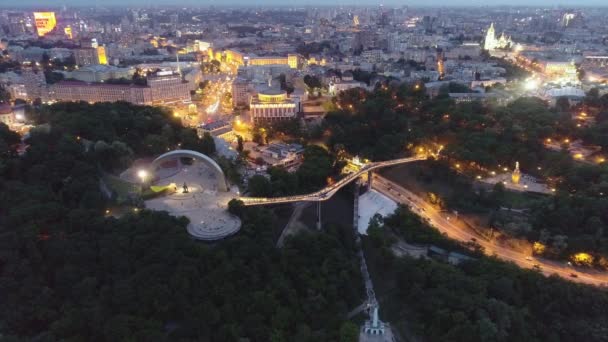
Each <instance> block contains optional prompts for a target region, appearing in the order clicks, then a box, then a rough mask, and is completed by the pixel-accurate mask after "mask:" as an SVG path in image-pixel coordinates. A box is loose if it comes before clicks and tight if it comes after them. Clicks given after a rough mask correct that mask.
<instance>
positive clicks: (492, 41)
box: [483, 23, 513, 51]
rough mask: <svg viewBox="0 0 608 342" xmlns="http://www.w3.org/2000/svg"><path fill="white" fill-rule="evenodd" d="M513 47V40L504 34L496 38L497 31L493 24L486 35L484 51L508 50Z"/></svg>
mask: <svg viewBox="0 0 608 342" xmlns="http://www.w3.org/2000/svg"><path fill="white" fill-rule="evenodd" d="M511 46H513V41H512V40H511V37H508V36H506V35H505V33H504V32H503V33H502V34H501V35H500V37H498V38H496V30H495V29H494V23H492V24H491V25H490V28H489V29H488V32H487V33H486V40H485V42H484V45H483V49H484V50H486V51H492V50H496V49H508V48H510V47H511Z"/></svg>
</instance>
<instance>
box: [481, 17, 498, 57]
mask: <svg viewBox="0 0 608 342" xmlns="http://www.w3.org/2000/svg"><path fill="white" fill-rule="evenodd" d="M495 48H496V31H495V30H494V23H492V24H491V25H490V28H489V29H488V32H487V33H486V40H485V42H484V45H483V49H484V50H487V51H491V50H494V49H495Z"/></svg>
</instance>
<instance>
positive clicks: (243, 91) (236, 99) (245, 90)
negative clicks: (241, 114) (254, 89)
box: [232, 77, 251, 107]
mask: <svg viewBox="0 0 608 342" xmlns="http://www.w3.org/2000/svg"><path fill="white" fill-rule="evenodd" d="M250 88H251V83H250V82H249V81H248V80H247V79H245V78H242V77H237V78H236V79H235V80H234V81H233V82H232V106H233V107H243V106H247V105H248V104H249V92H250V90H251V89H250Z"/></svg>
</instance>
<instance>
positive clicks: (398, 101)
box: [325, 84, 608, 263]
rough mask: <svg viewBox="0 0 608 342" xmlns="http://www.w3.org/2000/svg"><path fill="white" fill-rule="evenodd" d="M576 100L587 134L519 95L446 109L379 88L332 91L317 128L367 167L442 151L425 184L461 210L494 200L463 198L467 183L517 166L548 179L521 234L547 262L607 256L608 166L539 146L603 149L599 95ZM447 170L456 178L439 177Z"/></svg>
mask: <svg viewBox="0 0 608 342" xmlns="http://www.w3.org/2000/svg"><path fill="white" fill-rule="evenodd" d="M596 95H597V94H596ZM586 103H587V106H595V108H596V109H595V111H597V112H598V114H597V115H596V117H597V119H598V125H597V126H593V127H592V128H589V129H585V128H577V126H576V123H575V122H574V120H573V119H572V116H571V113H569V112H564V111H563V110H558V109H556V108H550V107H549V106H548V104H547V103H545V102H544V101H542V100H541V99H539V98H519V99H517V100H515V101H513V102H511V103H509V104H508V105H506V106H498V105H494V104H482V103H479V102H472V103H463V104H456V103H454V102H453V101H451V100H450V99H449V98H447V97H446V95H445V94H443V95H440V96H438V97H436V98H434V99H432V100H431V99H428V98H427V97H426V95H425V89H424V87H423V86H422V85H418V84H404V85H401V86H387V85H379V86H377V87H376V89H375V90H374V91H371V92H368V91H364V90H362V89H352V90H348V91H345V92H342V93H341V94H340V95H339V96H338V97H337V98H336V100H335V104H336V108H338V110H336V111H333V112H330V113H328V115H327V120H326V122H325V130H326V134H327V135H328V136H329V143H330V146H331V147H332V148H333V149H335V150H340V149H345V150H346V152H348V153H350V154H352V155H360V156H362V157H367V158H369V159H372V160H382V159H390V158H394V157H396V156H399V155H403V154H408V153H411V152H410V148H411V147H412V146H417V145H425V144H430V143H431V144H435V145H437V144H442V145H445V149H444V150H443V151H442V158H441V159H442V162H443V164H439V165H438V166H439V167H438V168H435V169H434V170H432V172H433V177H435V178H440V179H443V180H445V181H447V182H448V183H451V184H454V185H456V186H457V189H458V191H457V195H456V196H455V197H454V198H452V199H451V200H449V201H448V202H450V203H452V204H454V203H455V204H457V205H459V206H460V207H462V209H469V210H470V211H480V210H487V209H495V208H496V205H497V204H499V203H500V201H497V198H488V197H487V196H493V195H492V194H488V193H481V194H474V193H472V187H471V184H472V182H473V180H474V179H475V177H476V176H477V175H479V174H480V173H482V174H484V175H485V174H486V173H487V172H488V171H489V170H496V171H499V172H500V171H501V170H500V169H502V168H503V167H505V166H508V167H509V168H512V167H513V165H514V164H515V162H516V161H519V162H520V164H521V168H522V171H523V172H525V173H527V174H531V175H533V176H536V177H538V178H540V179H541V180H544V179H552V182H553V184H555V185H554V186H555V187H556V188H557V194H556V196H554V197H547V198H546V199H545V200H544V201H539V202H538V203H537V205H535V206H533V207H532V208H531V212H530V215H531V217H530V222H531V224H532V227H533V231H531V232H530V233H529V234H527V237H528V238H529V239H531V240H534V241H538V240H541V241H542V242H543V243H545V244H547V245H548V246H549V248H548V249H547V250H546V252H547V256H551V257H559V258H565V257H567V256H568V255H571V254H572V253H577V252H581V251H585V252H589V253H593V254H596V255H597V254H602V255H608V237H607V236H606V234H605V232H606V231H608V163H603V164H599V165H597V164H596V165H592V164H583V163H580V162H577V161H575V160H573V158H572V156H571V155H570V154H569V153H568V152H566V151H561V152H554V151H551V150H548V149H546V148H545V147H544V146H543V141H544V140H545V139H547V138H551V139H565V138H569V139H570V140H572V141H573V140H574V139H576V138H578V137H582V138H587V139H589V142H593V143H597V144H603V142H604V140H606V134H607V132H608V130H606V129H605V127H604V126H605V125H606V121H605V120H604V116H606V117H608V115H606V114H605V112H608V95H604V96H602V97H600V96H593V93H592V94H591V95H590V96H588V99H587V100H586ZM602 113H604V114H602ZM456 163H459V165H460V166H461V170H460V171H459V173H456V172H453V171H451V172H450V171H448V170H446V169H447V168H448V167H453V166H454V165H455V164H456ZM499 165H500V166H499ZM499 167H500V169H499ZM498 190H500V189H498ZM467 191H469V193H467ZM562 237H566V238H567V240H568V241H567V243H566V244H564V243H563V238H562ZM596 261H598V262H599V261H601V259H600V258H599V257H598V258H596ZM606 263H608V262H606Z"/></svg>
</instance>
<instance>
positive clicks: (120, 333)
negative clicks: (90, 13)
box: [0, 103, 363, 342]
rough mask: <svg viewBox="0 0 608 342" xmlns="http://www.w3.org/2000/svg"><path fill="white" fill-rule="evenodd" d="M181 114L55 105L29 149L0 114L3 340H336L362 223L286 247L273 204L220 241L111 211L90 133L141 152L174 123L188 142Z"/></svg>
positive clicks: (355, 296)
mask: <svg viewBox="0 0 608 342" xmlns="http://www.w3.org/2000/svg"><path fill="white" fill-rule="evenodd" d="M170 118H171V116H170V115H169V113H165V112H163V111H160V110H157V109H153V108H149V107H138V106H131V105H127V104H120V103H119V104H99V105H92V106H91V105H87V104H62V105H55V106H53V107H52V108H46V109H43V111H42V112H41V113H40V116H39V118H38V120H39V122H40V123H49V122H50V125H49V126H48V127H47V128H46V129H44V128H40V129H36V130H34V131H33V132H32V134H31V137H30V138H29V139H28V140H27V143H28V144H29V148H28V150H27V153H26V154H25V155H23V156H22V157H19V156H17V155H16V153H15V143H16V142H17V141H18V138H17V139H16V136H15V135H14V134H13V133H11V132H10V131H8V130H6V129H5V128H3V127H4V126H3V125H0V302H1V303H2V305H0V330H1V331H2V335H3V336H2V339H3V340H7V341H20V340H33V339H35V340H38V341H57V340H88V341H118V340H132V341H163V340H182V341H237V340H239V339H241V338H248V339H249V340H251V341H277V342H278V341H311V342H312V341H329V340H338V339H339V338H340V331H341V329H340V328H341V327H342V326H343V322H344V320H345V315H346V313H347V312H348V311H349V310H350V309H352V308H353V307H355V306H357V305H358V304H359V303H360V301H361V297H362V293H363V289H362V283H361V279H360V274H359V268H358V264H357V258H356V255H355V250H354V237H353V235H352V229H350V228H344V227H332V228H331V229H330V232H329V233H328V234H312V233H310V234H301V235H298V236H296V237H294V238H292V239H290V240H287V241H286V242H285V246H284V248H282V249H276V248H275V246H274V243H275V238H276V236H277V234H278V232H277V225H276V222H275V218H274V216H273V215H272V213H271V212H270V211H267V210H260V209H247V210H243V211H242V212H241V213H240V214H241V219H242V221H243V226H242V230H241V232H240V233H239V234H238V235H237V236H235V237H233V238H231V239H229V240H227V241H222V242H220V243H217V244H215V245H207V244H203V243H199V242H196V241H194V240H192V239H191V238H190V237H189V235H188V233H187V232H186V229H185V227H186V224H187V222H186V220H185V219H179V218H174V217H171V216H169V215H168V214H166V213H155V212H148V211H145V210H144V211H139V212H136V213H131V214H127V215H125V216H122V217H120V218H114V217H108V216H106V215H105V209H106V207H107V205H108V204H109V203H108V202H107V200H106V199H105V198H104V197H103V196H102V195H101V191H100V187H99V176H98V162H99V160H98V156H97V155H96V154H95V153H94V151H92V150H91V147H90V144H89V143H88V141H99V140H101V141H108V142H110V141H112V142H114V141H119V142H120V143H124V144H125V146H126V147H127V148H129V149H131V150H132V151H133V152H134V157H140V156H143V155H147V154H148V153H154V152H155V151H154V150H153V149H150V146H148V144H146V143H143V142H142V140H143V141H147V139H149V136H150V135H157V136H159V137H162V136H163V135H162V134H163V132H164V131H167V130H166V129H165V127H170V128H171V129H172V130H173V131H174V132H176V135H177V137H173V138H170V137H167V136H165V138H163V139H166V141H167V143H168V144H169V145H166V146H163V147H167V146H170V144H173V143H175V144H182V146H183V144H185V143H186V142H185V141H184V140H180V138H179V137H180V135H179V132H180V131H178V130H177V128H178V127H177V126H173V124H172V123H171V120H172V119H170ZM79 137H80V138H79ZM172 139H175V140H172ZM342 330H344V329H342ZM347 330H348V329H347Z"/></svg>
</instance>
